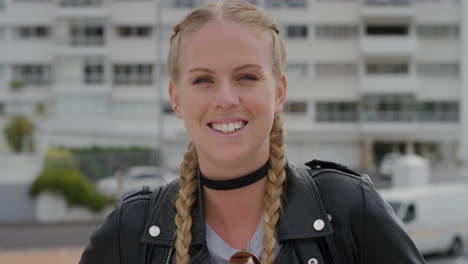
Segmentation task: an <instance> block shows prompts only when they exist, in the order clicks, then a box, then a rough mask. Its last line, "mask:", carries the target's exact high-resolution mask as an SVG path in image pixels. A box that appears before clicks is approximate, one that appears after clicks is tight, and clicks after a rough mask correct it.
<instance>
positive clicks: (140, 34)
mask: <svg viewBox="0 0 468 264" xmlns="http://www.w3.org/2000/svg"><path fill="white" fill-rule="evenodd" d="M151 31H152V28H151V26H119V27H117V34H118V36H119V37H121V38H144V37H149V36H151Z"/></svg>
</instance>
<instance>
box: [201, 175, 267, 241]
mask: <svg viewBox="0 0 468 264" xmlns="http://www.w3.org/2000/svg"><path fill="white" fill-rule="evenodd" d="M266 180H267V178H266V177H265V178H263V179H261V180H259V181H258V182H255V183H253V184H251V185H248V186H245V187H243V188H239V189H235V190H227V191H219V190H213V189H209V188H207V187H203V198H204V207H205V219H206V222H207V223H208V224H209V225H210V226H211V227H212V228H213V229H214V230H216V231H219V230H224V231H225V232H230V231H232V232H236V231H238V230H246V229H248V230H255V229H256V227H257V225H258V223H259V222H260V219H261V217H262V213H263V208H264V195H265V191H266Z"/></svg>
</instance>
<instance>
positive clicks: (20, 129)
mask: <svg viewBox="0 0 468 264" xmlns="http://www.w3.org/2000/svg"><path fill="white" fill-rule="evenodd" d="M3 132H4V135H5V137H6V141H7V143H8V146H10V148H11V150H12V151H14V152H22V151H24V150H25V149H24V147H26V148H27V150H28V151H33V150H34V143H33V139H32V134H33V132H34V124H33V123H32V121H31V120H29V119H28V118H27V117H24V116H15V117H13V118H12V119H11V120H10V122H9V123H8V124H7V126H6V127H5V129H4V131H3ZM26 140H28V141H27V143H28V144H27V145H26V146H23V143H24V142H26Z"/></svg>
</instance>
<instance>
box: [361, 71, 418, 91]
mask: <svg viewBox="0 0 468 264" xmlns="http://www.w3.org/2000/svg"><path fill="white" fill-rule="evenodd" d="M417 88H418V84H417V79H416V78H415V77H414V76H411V75H390V74H389V75H364V76H363V77H362V78H361V92H362V93H370V94H373V93H379V94H393V93H416V92H417Z"/></svg>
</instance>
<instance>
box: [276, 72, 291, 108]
mask: <svg viewBox="0 0 468 264" xmlns="http://www.w3.org/2000/svg"><path fill="white" fill-rule="evenodd" d="M287 89H288V79H286V75H284V74H283V75H281V79H280V81H279V82H278V83H277V86H276V95H275V113H279V112H281V111H282V110H283V107H284V102H285V100H286V92H287Z"/></svg>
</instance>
